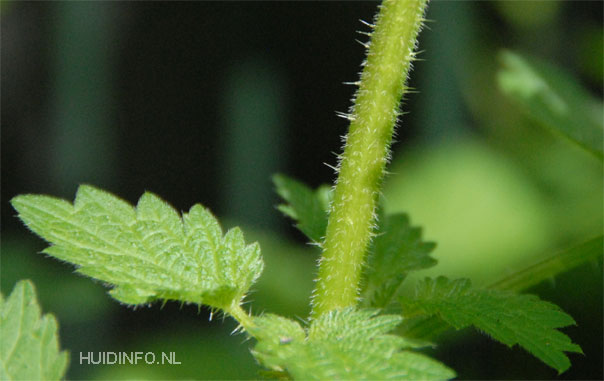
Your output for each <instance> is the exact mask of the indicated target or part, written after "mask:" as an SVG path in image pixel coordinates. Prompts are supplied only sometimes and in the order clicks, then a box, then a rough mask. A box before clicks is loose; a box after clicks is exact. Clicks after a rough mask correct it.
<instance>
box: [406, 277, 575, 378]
mask: <svg viewBox="0 0 604 381" xmlns="http://www.w3.org/2000/svg"><path fill="white" fill-rule="evenodd" d="M403 309H404V312H405V316H418V315H420V316H421V315H426V316H430V315H437V316H439V317H440V318H442V319H443V320H444V321H446V322H447V323H448V324H450V325H451V326H453V327H454V328H456V329H461V328H465V327H467V326H470V325H472V326H474V327H476V328H477V329H478V330H480V331H483V332H485V333H486V334H488V335H490V336H491V337H493V338H494V339H495V340H497V341H500V342H502V343H503V344H506V345H507V346H510V347H511V346H513V345H515V344H518V345H520V346H521V347H523V348H524V349H526V350H527V351H528V352H530V353H531V354H533V355H534V356H535V357H537V358H539V359H540V360H541V361H543V362H544V363H546V364H547V365H549V366H551V367H552V368H554V369H556V370H557V371H558V372H559V373H562V372H564V371H565V370H566V369H568V368H569V367H570V360H569V359H568V357H566V355H565V354H564V352H577V353H582V351H581V348H580V347H579V346H578V345H576V344H574V343H572V342H571V340H570V338H569V337H568V336H566V335H565V334H563V333H562V332H560V331H558V330H556V329H557V328H562V327H566V326H569V325H573V324H575V321H574V320H573V319H572V318H571V317H570V316H569V315H567V314H566V313H564V312H563V311H561V310H560V308H559V307H558V306H556V305H554V304H552V303H548V302H545V301H542V300H540V299H539V298H538V297H536V296H534V295H518V294H513V293H511V292H506V291H500V290H486V289H473V288H471V283H470V281H469V280H468V279H459V280H449V279H447V278H445V277H438V278H436V279H431V278H426V279H425V280H424V281H422V282H420V283H419V284H418V287H417V290H416V295H415V299H413V300H403Z"/></svg>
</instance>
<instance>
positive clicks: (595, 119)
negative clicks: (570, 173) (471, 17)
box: [497, 51, 604, 160]
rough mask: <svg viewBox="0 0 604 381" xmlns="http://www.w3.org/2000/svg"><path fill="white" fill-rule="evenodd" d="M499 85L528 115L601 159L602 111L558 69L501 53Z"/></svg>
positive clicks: (599, 106) (599, 102)
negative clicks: (501, 66)
mask: <svg viewBox="0 0 604 381" xmlns="http://www.w3.org/2000/svg"><path fill="white" fill-rule="evenodd" d="M500 60H501V62H502V64H503V68H502V69H501V70H500V71H499V73H498V75H497V79H498V82H499V88H500V89H501V90H502V92H503V93H504V94H505V95H507V96H508V97H510V98H512V100H514V101H515V102H516V103H517V104H518V105H519V106H520V107H521V108H522V109H523V111H525V112H526V113H527V114H529V115H530V116H531V117H532V118H533V119H535V120H537V121H538V122H539V123H541V124H542V125H543V126H545V127H546V128H548V129H550V130H551V131H553V132H554V133H558V134H561V135H562V136H565V137H566V138H568V139H570V140H571V141H573V142H575V143H577V144H579V145H580V146H582V147H583V148H585V149H586V150H588V151H589V152H591V153H592V154H594V155H595V156H597V157H598V158H599V159H600V160H602V157H603V153H602V143H603V141H604V140H603V135H604V112H603V107H602V102H601V101H599V100H597V99H595V98H593V97H592V96H591V95H590V94H589V93H588V92H587V91H586V90H585V89H583V88H582V87H581V86H579V85H578V82H577V81H576V80H574V79H572V78H570V76H568V74H566V73H564V72H562V71H560V70H559V69H558V68H556V67H553V66H551V65H549V64H548V63H546V62H542V61H539V60H536V59H526V58H524V57H522V56H520V55H518V54H516V53H513V52H510V51H503V52H502V53H501V54H500Z"/></svg>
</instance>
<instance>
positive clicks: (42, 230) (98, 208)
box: [11, 185, 263, 310]
mask: <svg viewBox="0 0 604 381" xmlns="http://www.w3.org/2000/svg"><path fill="white" fill-rule="evenodd" d="M11 202H12V205H13V207H14V208H15V209H16V210H17V211H18V212H19V218H21V220H23V222H24V223H25V224H26V225H27V226H28V227H29V228H30V229H31V230H33V231H34V232H35V233H36V234H38V235H39V236H41V237H42V238H44V239H45V240H47V241H48V242H50V243H51V244H52V245H51V246H50V247H48V248H47V249H45V250H44V253H46V254H49V255H51V256H53V257H55V258H58V259H61V260H64V261H67V262H71V263H73V264H75V265H76V266H78V270H77V271H78V272H79V273H82V274H84V275H88V276H90V277H92V278H95V279H99V280H101V281H103V282H106V283H109V284H110V285H112V286H113V289H112V290H111V291H110V294H111V295H112V296H113V297H114V298H115V299H117V300H119V301H121V302H123V303H126V304H141V303H147V302H151V301H153V300H155V299H166V300H168V299H170V300H179V301H183V302H192V303H203V304H207V305H209V306H212V307H216V308H222V309H227V310H228V309H229V308H230V307H231V306H232V305H233V304H237V303H240V301H241V300H242V299H243V297H244V295H245V294H246V293H247V291H248V289H249V287H250V286H251V285H252V283H253V282H254V281H255V280H256V279H257V278H258V276H259V275H260V273H261V272H262V267H263V263H262V259H261V258H260V248H259V246H258V244H257V243H254V244H251V245H246V244H245V242H244V240H243V234H242V233H241V230H239V228H234V229H231V230H229V231H228V232H227V233H226V234H225V235H223V232H222V229H221V227H220V225H219V224H218V221H216V218H215V217H214V216H213V215H212V214H211V213H210V212H209V211H208V210H207V209H205V208H204V207H202V206H201V205H194V206H193V207H192V208H191V209H190V211H189V212H188V213H184V214H183V216H182V218H181V217H180V215H179V214H178V212H176V210H174V209H173V208H172V207H171V206H170V205H168V204H167V203H166V202H164V201H163V200H161V199H160V198H159V197H157V196H156V195H154V194H152V193H145V194H144V195H143V196H142V197H141V198H140V200H139V201H138V204H137V206H136V208H134V207H132V206H131V205H130V204H128V203H127V202H125V201H123V200H121V199H119V198H117V197H115V196H113V195H111V194H110V193H107V192H105V191H102V190H99V189H97V188H94V187H92V186H88V185H82V186H80V187H79V189H78V192H77V195H76V199H75V202H74V204H73V205H72V204H70V203H69V202H67V201H65V200H60V199H56V198H53V197H49V196H41V195H23V196H17V197H15V198H14V199H13V200H12V201H11Z"/></svg>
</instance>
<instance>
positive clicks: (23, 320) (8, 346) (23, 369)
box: [0, 280, 68, 380]
mask: <svg viewBox="0 0 604 381" xmlns="http://www.w3.org/2000/svg"><path fill="white" fill-rule="evenodd" d="M57 330H58V327H57V321H56V319H55V317H54V316H53V315H50V314H46V315H44V316H42V317H41V316H40V307H39V305H38V301H37V300H36V292H35V289H34V285H33V284H32V283H31V281H29V280H22V281H19V282H18V283H17V284H16V285H15V288H14V289H13V292H12V293H11V294H10V296H9V297H8V300H4V297H3V296H2V294H0V337H1V338H2V340H0V379H2V380H59V379H61V378H63V376H64V375H65V371H66V370H67V361H68V354H67V352H66V351H60V350H59V338H58V335H57Z"/></svg>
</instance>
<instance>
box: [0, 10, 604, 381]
mask: <svg viewBox="0 0 604 381" xmlns="http://www.w3.org/2000/svg"><path fill="white" fill-rule="evenodd" d="M426 5H427V0H385V1H384V3H383V4H382V5H381V7H380V9H379V13H378V15H377V16H376V19H375V25H374V24H369V23H367V26H368V27H369V28H370V29H371V32H369V33H367V34H368V35H369V36H370V42H368V43H367V45H366V46H367V59H366V61H365V62H364V63H363V71H362V74H361V78H360V81H359V82H358V83H356V84H357V85H358V90H357V93H356V96H355V98H354V102H353V106H352V107H351V110H350V113H349V114H345V115H344V116H345V117H346V118H347V119H349V120H350V128H349V132H348V135H347V136H346V138H345V146H344V151H343V153H342V155H341V156H340V157H339V165H338V178H337V182H336V184H335V186H334V187H333V190H332V189H331V188H330V187H326V186H323V187H319V188H318V189H316V190H313V189H310V188H309V187H307V186H305V185H304V184H302V183H300V182H298V181H296V180H294V179H291V178H288V177H286V176H283V175H276V176H275V177H274V183H275V186H276V189H277V192H278V193H279V195H280V196H281V197H282V198H283V199H284V201H285V203H284V204H283V205H280V206H279V209H280V210H281V211H282V212H283V213H284V214H285V215H287V216H289V217H290V218H292V219H293V220H295V221H296V223H297V225H296V226H297V227H298V228H299V229H300V230H301V231H302V232H303V233H304V234H305V235H306V236H307V237H308V238H309V239H310V241H311V242H312V243H314V244H315V245H316V246H318V247H319V248H320V249H321V250H322V256H321V259H320V260H319V269H318V277H317V279H316V288H315V291H314V293H313V295H312V299H311V301H310V303H311V305H312V312H311V315H310V316H309V318H308V320H307V321H304V322H302V323H301V322H300V321H296V320H293V319H290V318H288V317H283V316H278V315H273V314H270V313H265V314H261V315H259V316H254V315H251V314H250V313H248V312H246V310H245V309H244V308H243V307H242V306H243V303H244V301H245V298H246V295H247V294H248V292H249V290H250V287H252V285H253V284H254V282H255V281H256V279H258V277H260V275H261V273H262V270H263V261H262V256H261V253H260V246H259V245H258V244H257V243H251V244H249V243H246V242H245V240H244V236H243V233H242V232H241V230H240V229H239V228H233V229H230V230H229V231H228V232H226V233H225V232H223V230H222V228H221V226H220V224H219V223H218V221H217V220H216V218H215V217H214V216H213V215H212V213H211V212H210V211H209V210H207V209H206V208H204V207H203V206H202V205H194V206H193V207H191V209H190V210H189V211H188V212H186V213H182V215H181V214H180V213H178V212H177V211H176V210H175V209H174V208H172V207H171V206H170V205H169V204H168V203H166V202H165V201H163V200H162V199H160V198H159V197H158V196H156V195H154V194H152V193H145V194H144V195H143V196H142V197H141V198H140V199H139V201H138V203H137V205H136V206H132V205H130V204H128V203H127V202H125V201H123V200H121V199H120V198H118V197H116V196H113V195H111V194H109V193H107V192H105V191H103V190H100V189H97V188H95V187H93V186H89V185H82V186H80V187H79V189H78V191H77V195H76V197H75V201H74V202H73V203H71V202H68V201H65V200H61V199H57V198H53V197H49V196H44V195H21V196H17V197H15V198H13V200H12V205H13V207H14V208H15V209H16V210H17V211H18V215H19V218H20V219H21V220H22V221H23V222H24V223H25V224H26V225H27V227H28V228H29V229H31V230H32V231H33V232H35V233H36V234H38V235H39V236H40V237H42V238H43V239H45V240H46V241H48V242H49V243H50V246H49V247H48V248H46V249H45V250H44V251H43V253H45V254H47V255H50V256H52V257H55V258H57V259H59V260H61V261H65V262H69V263H72V264H74V265H75V266H76V267H77V272H78V273H80V274H83V275H86V276H89V277H91V278H93V279H97V280H99V281H101V282H103V283H104V284H106V285H108V286H110V287H111V290H110V291H109V294H110V295H111V296H112V297H113V298H115V299H116V300H118V301H119V302H121V303H123V304H126V305H129V306H137V305H147V304H149V303H152V302H154V301H158V300H162V301H177V302H181V303H193V304H197V305H205V306H208V307H210V308H211V309H212V310H213V311H216V312H218V311H219V312H221V313H223V314H224V315H226V316H230V317H232V318H234V319H235V320H236V321H237V322H238V323H239V326H238V328H239V330H241V331H243V332H244V334H245V335H247V336H249V337H250V338H252V339H253V340H252V341H251V342H252V343H253V348H252V354H253V356H254V357H255V358H256V359H257V361H258V362H259V364H261V365H262V366H263V367H265V368H266V369H268V372H267V373H266V374H268V375H272V376H275V377H286V378H293V379H449V378H453V377H455V373H454V371H453V370H451V369H449V368H448V367H447V366H446V365H444V364H442V363H441V362H439V361H437V360H435V359H433V358H430V357H429V356H427V355H425V354H423V353H421V352H420V349H421V348H422V347H425V346H428V345H431V340H432V338H433V337H434V336H435V335H436V333H439V332H442V331H443V330H446V329H448V328H455V329H461V328H464V327H467V326H473V327H475V328H476V329H478V330H480V331H482V332H484V333H486V334H488V335H489V336H490V337H492V338H493V339H495V340H498V341H500V342H502V343H504V344H506V345H508V346H514V345H516V344H517V345H519V346H521V347H523V348H524V349H525V350H527V351H528V352H530V353H531V354H533V355H534V356H536V357H537V358H539V359H540V360H541V361H543V362H544V363H545V364H547V365H549V366H550V367H552V368H554V369H555V370H557V371H558V372H559V373H561V372H564V371H565V370H567V369H568V368H569V366H570V361H569V359H568V358H567V356H566V354H565V352H575V353H581V348H580V347H579V346H578V345H576V344H574V343H572V341H571V340H570V339H569V338H568V337H567V336H566V335H565V334H563V333H562V332H560V331H559V330H558V328H562V327H566V326H569V325H573V324H575V322H574V320H573V319H572V318H571V317H570V316H569V315H567V314H566V313H564V312H563V311H561V310H560V308H558V307H557V306H556V305H554V304H551V303H548V302H546V301H543V300H540V299H539V298H538V297H537V296H534V295H522V294H517V293H516V292H518V291H521V290H522V289H524V288H527V287H529V286H531V285H534V284H536V283H538V282H540V281H541V280H544V279H546V278H549V277H551V276H554V275H556V274H558V273H560V272H562V271H565V270H568V269H569V268H572V267H574V266H576V265H577V264H580V263H583V262H585V261H587V260H589V259H592V258H597V256H598V255H600V254H601V252H602V239H601V237H599V238H596V239H594V240H591V241H588V242H586V243H584V244H582V245H579V246H577V247H575V248H573V249H571V250H568V251H565V252H562V253H559V254H557V255H555V256H554V257H551V258H549V259H546V260H544V261H542V262H540V263H537V264H535V265H533V266H530V267H527V268H526V269H524V270H523V271H520V272H518V273H516V274H513V275H511V276H508V277H506V278H503V279H501V280H499V281H498V282H495V283H493V284H492V285H491V287H488V288H474V287H472V285H471V283H470V281H469V280H467V279H456V280H451V279H447V278H445V277H438V278H426V279H424V280H421V281H419V282H418V284H417V285H416V291H415V294H414V295H411V296H402V294H401V293H400V292H399V290H400V288H401V284H402V283H403V281H404V280H405V278H406V277H407V275H408V274H409V273H410V272H412V271H416V270H421V269H426V268H428V267H431V266H434V265H435V264H436V260H435V259H434V258H432V257H431V256H430V253H431V252H432V250H433V249H434V247H435V244H434V243H432V242H425V241H423V240H422V237H421V230H420V229H419V228H417V227H414V226H412V225H411V224H410V222H409V218H408V217H407V216H406V215H404V214H395V215H385V214H384V213H382V212H381V211H380V208H379V207H378V201H379V196H378V195H379V193H380V184H381V181H382V179H383V177H384V172H385V166H386V163H387V162H388V158H389V147H390V143H391V141H392V135H393V131H394V126H395V123H396V121H397V118H398V116H399V104H400V101H401V98H402V96H403V95H404V94H405V92H406V90H407V88H406V86H405V82H406V78H407V75H408V72H409V69H410V66H411V63H412V61H414V60H415V57H416V53H414V50H415V47H416V40H417V35H418V32H419V30H420V28H421V26H422V23H423V22H424V14H425V9H426ZM508 59H509V60H511V61H510V62H511V63H512V64H514V63H516V66H518V65H517V58H515V57H511V56H510V57H508ZM521 66H522V65H521ZM513 68H514V65H512V68H511V69H510V70H513ZM512 87H513V86H512ZM567 135H571V138H572V135H573V133H572V131H571V132H567ZM596 150H597V147H596ZM597 155H599V157H600V158H601V150H600V152H599V154H597ZM0 312H1V316H0V324H1V333H2V345H1V347H0V351H1V353H0V364H1V365H2V366H0V378H2V379H24V378H25V379H57V378H61V377H63V375H64V373H65V370H66V366H67V354H66V352H64V351H60V350H59V345H58V338H57V334H56V332H57V324H56V321H55V319H54V318H53V317H52V316H51V315H45V316H44V317H40V308H39V307H38V306H37V302H36V300H35V293H34V288H33V285H32V284H31V282H29V281H22V282H19V283H18V284H17V286H16V287H15V289H14V290H13V292H12V294H11V295H10V296H9V297H8V299H7V300H4V299H2V300H1V305H0Z"/></svg>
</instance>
